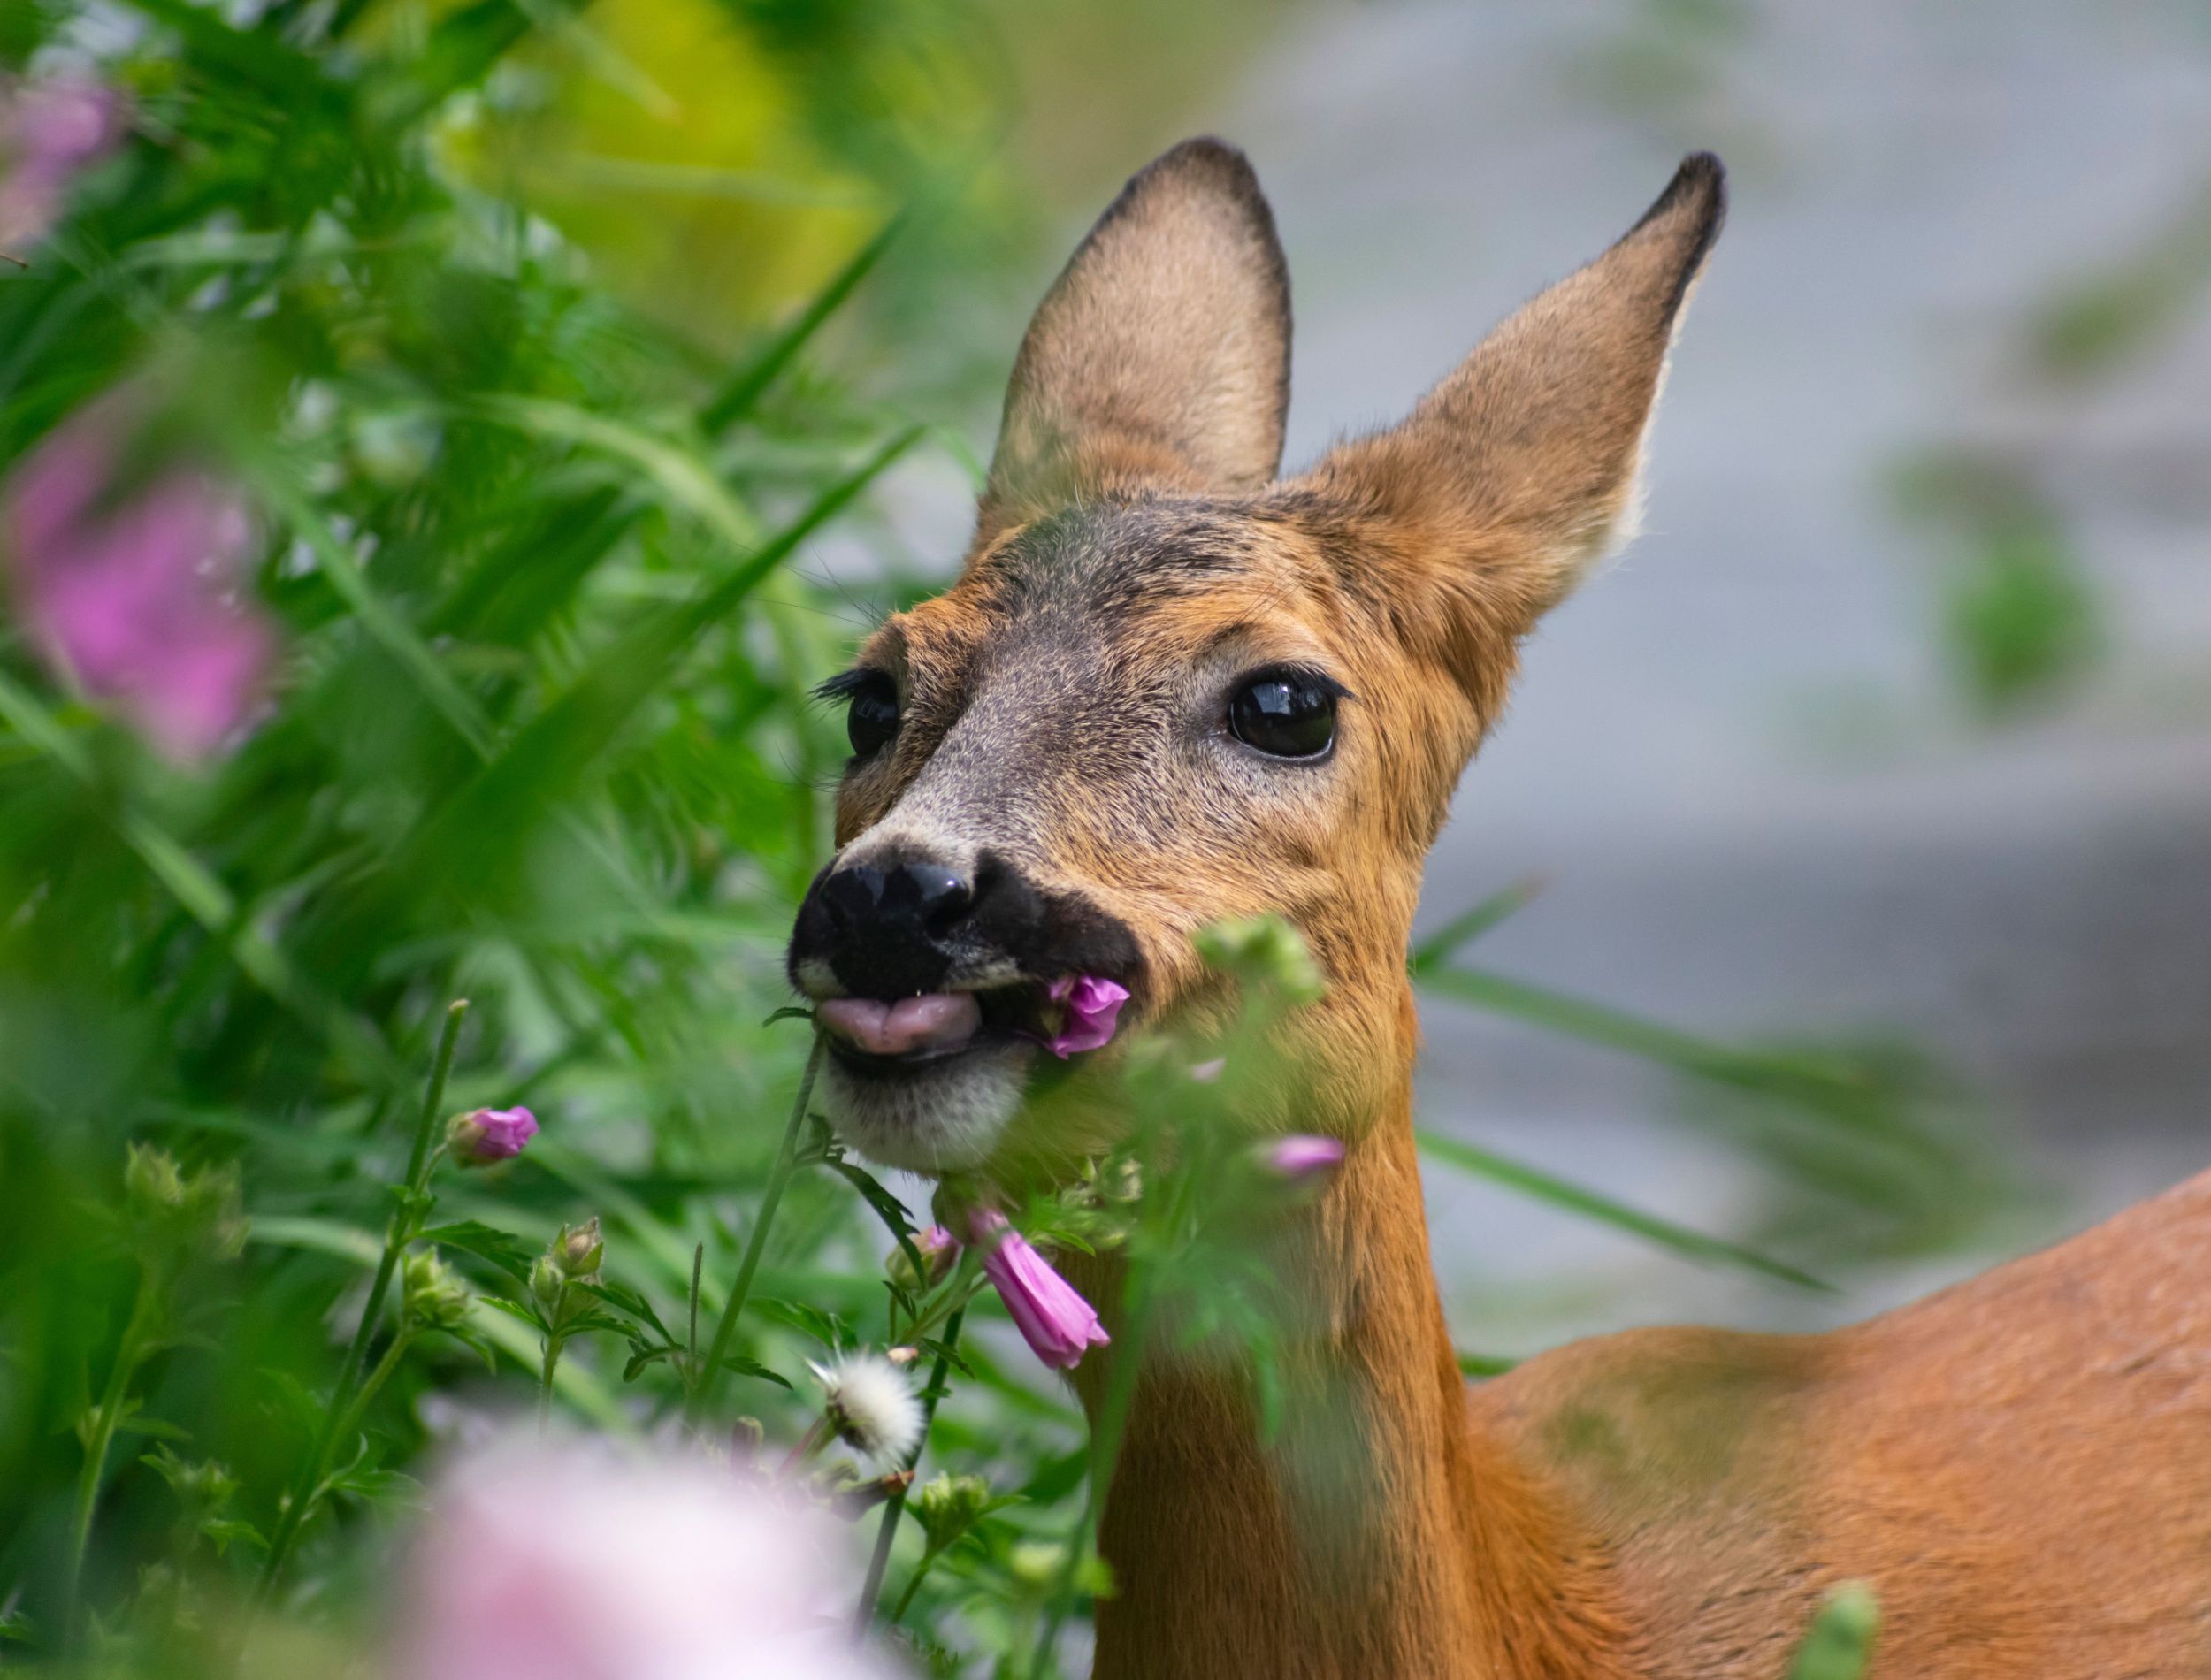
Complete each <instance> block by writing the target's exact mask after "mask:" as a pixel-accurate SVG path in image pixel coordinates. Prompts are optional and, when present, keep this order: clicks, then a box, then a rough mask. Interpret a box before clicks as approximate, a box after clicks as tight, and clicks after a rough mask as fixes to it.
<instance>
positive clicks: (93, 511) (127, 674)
mask: <svg viewBox="0 0 2211 1680" xmlns="http://www.w3.org/2000/svg"><path fill="white" fill-rule="evenodd" d="M125 409H126V405H125V404H124V403H122V402H120V401H118V400H115V399H108V400H105V401H100V402H97V403H95V404H93V405H92V406H91V407H89V408H88V409H84V410H83V411H82V412H81V413H80V414H78V415H77V416H74V417H73V418H72V419H70V420H68V421H65V423H64V424H62V425H60V426H59V427H57V428H56V429H55V431H53V432H52V434H51V435H50V436H49V437H48V438H47V439H45V440H44V441H43V442H42V443H41V444H40V445H39V447H37V449H36V450H34V452H33V453H32V454H31V455H30V456H29V458H28V459H27V460H26V461H24V462H23V463H22V464H21V465H20V466H19V467H18V468H17V469H16V470H15V473H14V475H13V476H12V477H11V478H10V479H9V480H8V482H7V484H6V485H5V486H4V487H0V561H5V562H6V564H7V566H8V568H9V569H10V570H11V573H12V576H13V584H14V589H13V595H14V599H15V604H16V607H17V609H18V611H19V614H20V615H21V617H22V619H23V622H24V623H25V624H26V625H27V627H28V629H29V630H30V631H31V633H32V635H33V637H34V638H35V639H36V641H37V642H38V644H39V645H40V646H41V648H42V650H43V652H44V653H45V654H46V657H47V659H48V661H50V663H52V664H53V665H55V666H56V667H57V668H65V669H67V670H69V671H72V672H73V673H74V674H75V675H76V677H77V680H78V681H79V682H80V683H83V685H84V686H85V688H86V689H87V690H88V691H89V692H91V693H93V694H96V695H99V696H101V697H103V698H105V699H112V700H114V701H115V702H116V703H117V704H118V705H119V706H120V707H121V709H122V710H123V712H124V713H125V714H126V715H128V716H129V717H130V719H131V720H132V721H133V722H134V723H135V724H136V725H137V726H138V727H139V728H140V729H142V730H143V731H144V733H145V734H146V735H147V736H148V737H149V738H150V739H151V740H152V741H153V743H154V744H155V745H157V747H159V748H160V749H161V750H162V751H163V752H166V753H167V754H169V755H170V756H171V757H172V758H175V759H179V760H195V759H201V758H204V757H206V756H207V755H208V754H209V753H210V752H213V751H214V750H215V748H216V747H218V745H221V744H222V742H223V740H224V739H225V738H226V737H228V736H229V735H230V734H231V733H232V732H233V730H235V729H237V728H238V726H239V724H240V723H241V722H243V721H244V719H245V716H246V714H247V712H248V710H249V708H250V707H251V706H252V705H253V702H254V700H255V698H256V696H257V695H258V694H259V692H260V691H261V684H262V680H263V677H264V675H265V674H266V672H267V669H268V667H269V662H270V659H271V655H272V648H273V638H272V636H271V634H270V632H269V630H268V627H267V625H266V623H265V622H264V621H263V619H262V618H261V617H260V616H259V615H257V614H256V613H254V612H252V611H251V610H250V609H249V608H247V607H242V606H241V605H239V604H238V603H237V602H236V600H235V599H233V596H232V590H233V585H234V584H235V581H236V578H237V575H238V572H239V570H240V568H241V565H242V564H243V562H244V561H245V560H246V557H247V555H248V554H249V551H250V548H251V546H252V540H253V531H252V526H251V524H250V523H249V520H248V518H247V515H246V508H245V504H244V502H243V500H241V497H240V496H239V495H238V493H237V492H236V491H235V490H234V489H233V488H231V487H230V486H228V485H224V484H222V483H220V482H218V480H217V479H215V478H214V477H211V476H210V475H208V474H206V473H204V472H201V471H198V470H194V469H191V468H187V467H182V466H174V465H172V466H168V467H164V468H163V469H161V470H158V471H157V472H156V473H155V474H154V475H153V476H152V477H149V478H147V479H145V480H144V481H143V482H142V483H137V484H134V485H129V486H128V487H127V488H126V487H124V486H122V485H120V484H119V477H120V473H121V468H122V459H123V454H124V451H125V448H126V445H127V443H128V441H129V439H130V435H131V430H132V423H131V421H130V419H129V418H128V416H127V415H126V411H125Z"/></svg>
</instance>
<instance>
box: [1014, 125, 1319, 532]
mask: <svg viewBox="0 0 2211 1680" xmlns="http://www.w3.org/2000/svg"><path fill="white" fill-rule="evenodd" d="M1288 410H1289V270H1288V268H1287V266H1286V265H1285V264H1284V263H1283V261H1282V252H1281V245H1280V244H1279V243H1278V242H1277V241H1276V239H1275V236H1274V214H1273V212H1272V211H1271V210H1268V209H1267V204H1266V198H1265V197H1264V196H1263V195H1261V194H1260V192H1259V179H1258V177H1257V176H1255V175H1254V174H1253V173H1252V172H1251V164H1250V163H1249V162H1247V161H1246V160H1245V158H1244V156H1243V153H1242V152H1240V151H1238V150H1237V149H1236V148H1235V147H1233V146H1229V145H1226V144H1224V143H1223V142H1222V141H1218V140H1190V141H1183V142H1182V144H1181V145H1179V146H1177V147H1175V148H1174V150H1172V151H1170V152H1167V153H1166V154H1165V155H1164V156H1162V157H1159V158H1158V159H1156V160H1155V161H1154V162H1152V163H1151V164H1149V165H1147V166H1146V167H1145V168H1144V170H1143V171H1141V172H1139V173H1138V174H1137V175H1136V177H1135V178H1134V179H1131V180H1130V181H1129V183H1128V186H1127V187H1124V188H1123V189H1122V191H1121V196H1120V197H1119V198H1117V199H1115V200H1114V201H1113V205H1112V207H1111V208H1110V209H1108V210H1106V212H1105V215H1103V216H1102V217H1100V218H1098V225H1096V226H1095V227H1093V228H1092V229H1091V230H1090V235H1089V237H1087V238H1086V239H1084V240H1083V244H1082V246H1081V248H1079V249H1077V250H1076V252H1075V256H1073V258H1072V259H1070V260H1069V262H1068V263H1067V267H1066V269H1065V270H1064V271H1061V273H1060V278H1059V279H1058V280H1057V281H1056V282H1055V283H1054V284H1053V286H1052V290H1051V292H1050V293H1048V294H1046V295H1045V298H1044V302H1043V303H1041V304H1040V305H1038V306H1037V314H1036V318H1035V319H1034V320H1032V321H1031V322H1030V323H1029V335H1028V337H1027V338H1025V339H1023V340H1021V354H1020V355H1019V356H1018V357H1016V358H1015V360H1014V377H1013V381H1012V383H1011V385H1010V386H1008V387H1007V390H1006V418H1005V424H1004V426H1003V428H1002V429H1001V431H1000V432H999V434H998V453H997V454H996V456H995V457H994V458H993V459H992V461H991V477H990V482H989V485H988V487H987V488H986V490H985V492H984V494H983V506H982V508H981V511H980V516H979V519H978V523H977V527H976V534H977V539H978V543H981V542H985V541H988V540H989V538H991V537H992V536H993V535H995V534H996V533H997V532H998V531H1002V530H1004V529H1006V527H1008V526H1010V525H1014V524H1019V523H1025V522H1026V521H1028V520H1030V519H1034V518H1037V517H1039V516H1041V515H1044V514H1048V513H1052V512H1055V511H1057V510H1058V509H1060V508H1064V507H1066V506H1067V505H1068V504H1069V503H1071V502H1073V501H1076V500H1084V499H1088V498H1091V497H1095V496H1098V495H1103V494H1107V493H1113V492H1115V491H1122V490H1140V489H1166V490H1176V491H1185V492H1194V493H1213V492H1230V493H1233V492H1238V491H1246V490H1253V489H1257V488H1259V486H1260V485H1265V484H1266V483H1268V482H1269V481H1271V480H1272V479H1273V478H1274V475H1275V474H1276V473H1277V472H1278V471H1279V470H1281V454H1282V424H1283V420H1284V417H1285V416H1286V414H1287V412H1288Z"/></svg>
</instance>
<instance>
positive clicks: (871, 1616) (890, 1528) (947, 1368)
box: [853, 1254, 968, 1636]
mask: <svg viewBox="0 0 2211 1680" xmlns="http://www.w3.org/2000/svg"><path fill="white" fill-rule="evenodd" d="M960 1262H961V1264H963V1265H964V1264H966V1262H967V1256H965V1255H964V1254H963V1255H962V1256H960ZM967 1311H968V1310H967V1304H966V1302H961V1303H960V1307H959V1309H958V1310H956V1311H954V1312H953V1314H952V1317H951V1318H950V1319H949V1320H947V1321H946V1323H945V1333H944V1336H943V1338H942V1340H943V1342H944V1346H943V1348H942V1349H941V1350H940V1351H939V1352H938V1353H937V1363H936V1364H934V1365H933V1366H931V1367H930V1373H929V1386H927V1387H926V1388H924V1389H922V1435H921V1439H919V1440H917V1441H915V1442H914V1450H913V1452H912V1453H910V1454H909V1455H907V1461H906V1463H905V1464H904V1466H903V1467H902V1468H904V1469H906V1470H912V1469H913V1468H914V1466H915V1465H916V1464H919V1463H920V1462H922V1454H923V1453H925V1452H927V1451H928V1450H929V1431H930V1425H931V1424H934V1423H935V1422H936V1421H937V1401H940V1400H942V1399H943V1398H944V1397H945V1386H946V1384H947V1381H948V1379H949V1378H950V1377H951V1375H952V1349H953V1348H957V1347H958V1346H959V1345H960V1321H961V1320H962V1319H963V1318H965V1317H967ZM910 1485H911V1484H909V1486H910ZM906 1495H907V1488H905V1487H902V1488H900V1489H899V1491H898V1492H897V1493H893V1494H891V1497H890V1498H889V1499H888V1500H887V1501H884V1507H883V1525H882V1526H881V1527H880V1528H878V1529H876V1549H875V1553H874V1555H872V1556H871V1557H869V1558H868V1578H867V1580H866V1582H865V1583H864V1584H862V1585H861V1589H860V1611H859V1614H858V1615H855V1616H854V1617H853V1632H854V1633H855V1634H859V1635H863V1636H864V1635H865V1634H866V1633H867V1631H868V1624H869V1623H872V1622H873V1621H874V1620H875V1615H876V1599H877V1597H879V1596H880V1595H881V1593H882V1592H883V1576H884V1570H886V1569H889V1568H890V1567H891V1542H892V1541H893V1540H895V1539H898V1537H899V1516H900V1514H901V1513H903V1512H904V1511H905V1509H906ZM932 1562H935V1555H934V1554H923V1556H922V1561H921V1562H920V1563H919V1564H918V1565H916V1566H915V1568H914V1578H913V1579H912V1580H911V1581H908V1582H907V1584H906V1591H905V1592H903V1593H902V1594H900V1595H899V1607H898V1608H897V1609H896V1610H894V1611H893V1612H891V1622H892V1623H896V1622H897V1621H898V1620H899V1617H900V1616H902V1615H905V1614H906V1607H907V1605H909V1604H911V1603H912V1602H913V1601H914V1589H915V1588H916V1587H918V1586H919V1585H921V1583H922V1576H923V1575H925V1574H927V1573H928V1571H929V1566H930V1563H932Z"/></svg>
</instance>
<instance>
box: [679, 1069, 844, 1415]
mask: <svg viewBox="0 0 2211 1680" xmlns="http://www.w3.org/2000/svg"><path fill="white" fill-rule="evenodd" d="M821 1068H822V1041H821V1038H820V1036H819V1035H816V1036H815V1040H814V1048H813V1050H810V1051H809V1052H807V1058H806V1072H805V1073H802V1074H801V1075H799V1095H798V1098H797V1100H796V1101H795V1102H793V1103H792V1104H791V1119H790V1123H789V1124H788V1125H786V1126H784V1130H783V1147H782V1148H781V1149H778V1150H777V1152H776V1164H775V1165H774V1166H773V1167H771V1168H769V1172H768V1185H767V1187H766V1188H765V1189H764V1190H762V1191H761V1197H760V1213H759V1216H758V1217H757V1218H754V1221H753V1234H752V1236H751V1238H750V1239H749V1240H748V1241H746V1244H745V1257H744V1258H743V1259H742V1260H740V1261H739V1262H738V1267H737V1281H736V1283H734V1284H733V1285H731V1288H730V1298H729V1300H728V1301H726V1302H723V1307H722V1317H720V1318H719V1319H717V1320H716V1321H715V1326H714V1340H713V1341H712V1343H711V1344H709V1345H708V1348H707V1363H706V1365H705V1367H704V1369H702V1370H701V1371H700V1372H699V1373H698V1384H697V1386H695V1387H693V1388H692V1391H691V1398H690V1400H689V1401H688V1402H687V1403H686V1404H685V1407H684V1422H685V1424H689V1425H690V1426H691V1427H692V1429H696V1428H698V1426H699V1424H700V1420H701V1419H702V1418H703V1417H705V1416H706V1413H707V1408H708V1406H709V1405H710V1404H711V1403H712V1402H713V1400H714V1394H715V1389H716V1388H718V1387H719V1386H721V1380H722V1361H723V1359H724V1358H725V1357H727V1356H728V1354H729V1351H730V1338H731V1336H733V1335H735V1334H736V1333H737V1316H738V1314H739V1313H740V1312H742V1311H744V1310H745V1298H746V1296H747V1295H748V1294H751V1293H752V1288H753V1273H754V1271H758V1270H759V1268H760V1255H761V1249H763V1248H764V1247H766V1246H767V1241H768V1227H769V1226H771V1225H773V1224H774V1223H775V1218H776V1204H777V1203H778V1202H781V1201H782V1200H783V1190H784V1186H785V1185H786V1184H788V1183H790V1181H791V1172H792V1167H793V1165H795V1164H796V1162H797V1159H798V1154H799V1126H801V1125H803V1124H804V1123H805V1120H806V1105H807V1103H808V1102H809V1101H810V1100H812V1098H813V1096H814V1076H815V1074H816V1073H819V1072H821Z"/></svg>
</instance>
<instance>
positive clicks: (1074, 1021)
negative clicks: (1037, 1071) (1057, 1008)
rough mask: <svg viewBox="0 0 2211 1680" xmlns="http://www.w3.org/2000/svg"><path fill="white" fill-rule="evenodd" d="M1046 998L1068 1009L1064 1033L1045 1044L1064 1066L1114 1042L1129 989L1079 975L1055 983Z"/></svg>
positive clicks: (1063, 1023)
mask: <svg viewBox="0 0 2211 1680" xmlns="http://www.w3.org/2000/svg"><path fill="white" fill-rule="evenodd" d="M1045 996H1047V997H1050V998H1051V999H1052V1002H1053V1003H1055V1004H1065V1005H1066V1006H1067V1013H1066V1015H1065V1017H1064V1018H1063V1019H1061V1021H1060V1030H1059V1031H1058V1032H1056V1033H1054V1034H1053V1035H1052V1036H1051V1037H1050V1038H1049V1039H1047V1040H1046V1041H1045V1044H1044V1047H1045V1048H1046V1049H1047V1050H1050V1051H1051V1052H1052V1054H1053V1055H1054V1056H1057V1057H1058V1058H1060V1060H1061V1061H1063V1062H1064V1061H1065V1060H1067V1058H1068V1057H1069V1056H1071V1055H1073V1054H1074V1053H1075V1051H1077V1050H1097V1049H1098V1047H1099V1046H1101V1045H1103V1044H1106V1043H1109V1042H1112V1039H1113V1028H1114V1027H1115V1025H1116V1024H1117V1023H1118V1022H1119V1021H1120V1019H1121V1005H1122V1004H1125V1003H1127V1002H1128V988H1127V987H1126V986H1123V985H1122V984H1121V983H1120V982H1119V981H1112V980H1101V979H1099V978H1098V976H1097V975H1096V974H1077V975H1068V976H1066V977H1064V978H1062V979H1060V980H1055V981H1052V984H1051V986H1050V987H1048V988H1047V989H1046V990H1045Z"/></svg>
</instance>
